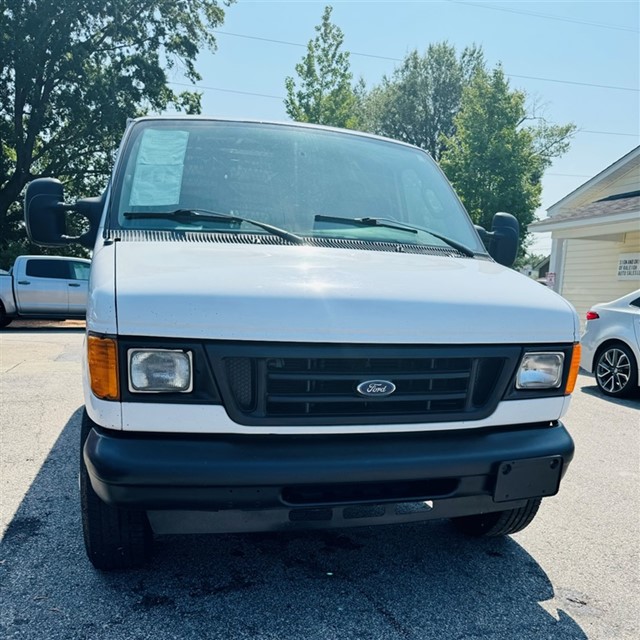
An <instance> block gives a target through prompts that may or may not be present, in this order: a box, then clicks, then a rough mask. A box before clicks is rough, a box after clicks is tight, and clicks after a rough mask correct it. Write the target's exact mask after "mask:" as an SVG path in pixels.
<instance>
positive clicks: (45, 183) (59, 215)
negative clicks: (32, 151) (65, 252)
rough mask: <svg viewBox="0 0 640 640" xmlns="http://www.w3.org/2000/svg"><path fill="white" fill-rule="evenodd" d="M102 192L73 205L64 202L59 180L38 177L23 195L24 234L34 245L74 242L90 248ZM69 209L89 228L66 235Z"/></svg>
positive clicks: (96, 231)
mask: <svg viewBox="0 0 640 640" xmlns="http://www.w3.org/2000/svg"><path fill="white" fill-rule="evenodd" d="M104 197H105V196H104V194H103V195H102V196H101V197H98V198H84V199H82V200H78V201H77V202H76V203H75V204H65V202H64V189H63V187H62V183H61V182H60V181H59V180H56V179H55V178H38V179H37V180H34V181H33V182H31V183H29V186H28V187H27V192H26V194H25V197H24V219H25V223H26V225H27V235H28V236H29V239H30V240H31V241H32V242H34V243H35V244H39V245H42V246H48V247H61V246H65V245H68V244H73V243H77V244H80V245H82V246H83V247H86V248H87V249H93V245H94V244H95V242H96V237H97V235H98V226H99V224H100V217H101V215H102V208H103V206H104ZM68 211H73V212H76V213H78V214H80V215H81V216H83V217H84V218H86V219H87V220H88V222H89V229H88V231H87V232H86V233H83V234H82V235H79V236H69V235H67V219H66V215H67V212H68Z"/></svg>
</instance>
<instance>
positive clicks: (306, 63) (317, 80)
mask: <svg viewBox="0 0 640 640" xmlns="http://www.w3.org/2000/svg"><path fill="white" fill-rule="evenodd" d="M331 12H332V7H330V6H326V7H325V9H324V13H323V15H322V22H321V24H319V25H317V26H316V27H315V30H316V32H317V34H318V35H317V36H316V37H315V38H313V39H312V40H309V44H308V45H307V53H306V54H305V56H304V57H303V58H302V60H301V61H300V62H299V63H298V64H297V65H296V66H295V70H296V74H297V76H298V82H297V83H296V80H295V79H294V78H293V77H291V76H289V77H287V78H286V80H285V87H286V90H287V97H286V99H285V101H284V104H285V109H286V111H287V115H288V116H289V117H290V118H292V119H293V120H296V121H298V122H312V123H314V124H324V125H330V126H335V127H344V128H350V129H353V128H356V127H357V126H358V117H357V104H358V99H357V96H356V91H355V89H354V87H353V86H352V84H351V83H352V80H353V75H352V73H351V71H350V64H349V52H347V51H343V50H342V45H343V42H344V34H343V32H342V30H341V29H340V27H338V26H336V25H335V24H333V23H332V22H331Z"/></svg>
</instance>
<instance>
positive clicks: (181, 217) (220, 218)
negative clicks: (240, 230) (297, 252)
mask: <svg viewBox="0 0 640 640" xmlns="http://www.w3.org/2000/svg"><path fill="white" fill-rule="evenodd" d="M123 216H124V217H125V218H127V220H142V219H144V218H154V219H164V220H178V221H179V222H192V223H193V222H197V221H198V220H212V221H216V222H245V223H246V224H252V225H253V226H254V227H260V228H261V229H264V230H265V231H268V232H269V233H270V234H272V235H274V236H278V237H279V238H282V239H283V240H286V241H287V242H291V243H292V244H304V243H305V242H304V238H301V237H300V236H298V235H296V234H295V233H291V231H286V230H285V229H281V228H280V227H274V226H273V225H271V224H267V223H266V222H260V221H259V220H252V219H250V218H244V217H243V216H237V215H235V214H233V213H222V212H221V211H210V210H209V209H176V210H175V211H125V213H123Z"/></svg>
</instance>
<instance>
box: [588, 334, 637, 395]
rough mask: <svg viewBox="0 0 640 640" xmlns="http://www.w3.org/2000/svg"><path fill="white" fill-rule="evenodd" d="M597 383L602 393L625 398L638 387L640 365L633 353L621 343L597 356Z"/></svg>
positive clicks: (612, 345) (606, 348) (603, 350)
mask: <svg viewBox="0 0 640 640" xmlns="http://www.w3.org/2000/svg"><path fill="white" fill-rule="evenodd" d="M595 374H596V383H597V384H598V387H600V390H601V391H602V393H604V394H606V395H608V396H613V397H619V398H621V397H624V396H628V395H631V394H632V393H634V392H635V391H636V389H637V386H638V364H637V362H636V359H635V357H634V355H633V352H632V351H631V349H629V347H627V345H625V344H622V343H621V342H616V343H611V344H609V345H607V346H606V347H605V348H604V349H602V350H601V351H600V352H599V353H598V355H597V356H596V366H595Z"/></svg>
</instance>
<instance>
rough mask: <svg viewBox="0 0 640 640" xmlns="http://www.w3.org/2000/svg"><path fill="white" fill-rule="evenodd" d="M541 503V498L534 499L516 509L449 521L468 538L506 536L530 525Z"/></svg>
mask: <svg viewBox="0 0 640 640" xmlns="http://www.w3.org/2000/svg"><path fill="white" fill-rule="evenodd" d="M541 501H542V499H541V498H535V499H533V500H527V504H526V505H525V506H524V507H519V508H518V509H509V510H507V511H493V512H491V513H481V514H479V515H475V516H462V517H461V518H452V520H451V521H452V522H453V524H454V526H455V527H456V528H457V529H458V530H459V531H461V532H462V533H466V534H467V535H469V536H475V537H478V538H495V537H498V536H507V535H509V534H511V533H517V532H518V531H522V529H524V528H525V527H526V526H527V525H529V524H530V523H531V521H532V520H533V518H534V517H535V515H536V513H537V512H538V507H539V506H540V502H541Z"/></svg>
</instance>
